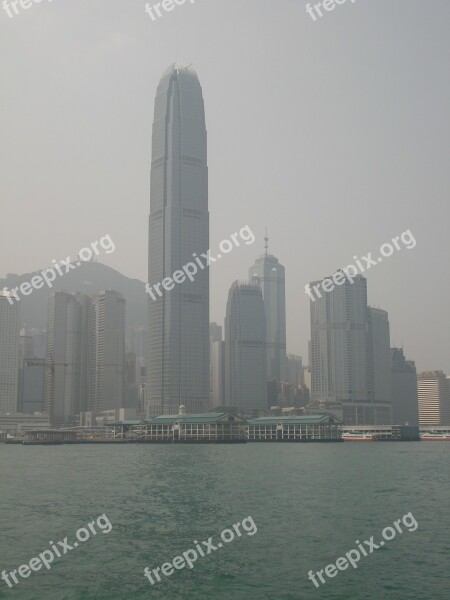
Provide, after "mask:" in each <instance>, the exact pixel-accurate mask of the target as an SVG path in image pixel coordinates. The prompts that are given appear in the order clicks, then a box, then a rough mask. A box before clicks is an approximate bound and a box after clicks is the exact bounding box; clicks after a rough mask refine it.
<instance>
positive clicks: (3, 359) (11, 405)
mask: <svg viewBox="0 0 450 600" xmlns="http://www.w3.org/2000/svg"><path fill="white" fill-rule="evenodd" d="M19 331H20V305H19V303H18V302H17V301H16V300H15V299H14V296H12V295H11V294H10V292H7V291H3V292H2V291H0V413H14V412H16V411H17V400H18V391H19V390H18V380H19Z"/></svg>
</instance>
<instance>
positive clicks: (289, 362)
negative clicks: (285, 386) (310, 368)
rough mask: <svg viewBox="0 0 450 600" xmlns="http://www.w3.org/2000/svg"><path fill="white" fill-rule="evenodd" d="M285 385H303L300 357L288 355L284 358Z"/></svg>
mask: <svg viewBox="0 0 450 600" xmlns="http://www.w3.org/2000/svg"><path fill="white" fill-rule="evenodd" d="M286 383H291V384H292V385H303V384H304V376H303V364H302V357H301V356H296V355H295V354H288V355H287V357H286Z"/></svg>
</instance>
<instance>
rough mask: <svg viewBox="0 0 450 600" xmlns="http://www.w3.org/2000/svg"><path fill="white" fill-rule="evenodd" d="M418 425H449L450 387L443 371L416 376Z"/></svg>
mask: <svg viewBox="0 0 450 600" xmlns="http://www.w3.org/2000/svg"><path fill="white" fill-rule="evenodd" d="M417 389H418V397H419V424H420V425H421V426H423V425H424V426H425V425H450V385H449V380H448V379H447V376H446V375H445V374H444V373H443V371H424V372H423V373H419V375H418V376H417Z"/></svg>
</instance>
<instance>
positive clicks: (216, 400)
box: [209, 323, 225, 407]
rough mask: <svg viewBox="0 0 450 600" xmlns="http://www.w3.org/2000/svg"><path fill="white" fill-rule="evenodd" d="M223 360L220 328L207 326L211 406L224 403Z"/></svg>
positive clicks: (212, 325) (211, 325)
mask: <svg viewBox="0 0 450 600" xmlns="http://www.w3.org/2000/svg"><path fill="white" fill-rule="evenodd" d="M224 358H225V352H224V349H223V334H222V326H221V325H218V324H217V323H210V324H209V364H210V370H209V394H210V400H211V406H213V407H216V406H222V405H223V404H224V402H225V400H224V398H225V391H224V390H225V387H224V386H225V383H224Z"/></svg>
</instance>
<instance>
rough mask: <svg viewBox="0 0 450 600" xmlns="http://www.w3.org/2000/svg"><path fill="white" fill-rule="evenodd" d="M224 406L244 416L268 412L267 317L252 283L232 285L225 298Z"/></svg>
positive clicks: (259, 289)
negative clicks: (235, 409) (266, 410)
mask: <svg viewBox="0 0 450 600" xmlns="http://www.w3.org/2000/svg"><path fill="white" fill-rule="evenodd" d="M225 403H226V406H227V407H235V408H238V410H239V411H241V412H243V413H244V414H250V413H251V412H252V411H261V410H265V409H266V408H267V362H266V313H265V309H264V300H263V296H262V291H261V288H260V286H259V285H258V284H257V283H254V282H238V281H235V282H234V283H233V285H232V286H231V289H230V291H229V294H228V303H227V311H226V317H225Z"/></svg>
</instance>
